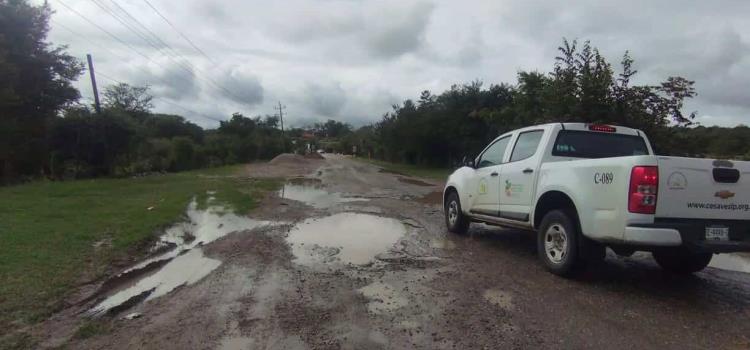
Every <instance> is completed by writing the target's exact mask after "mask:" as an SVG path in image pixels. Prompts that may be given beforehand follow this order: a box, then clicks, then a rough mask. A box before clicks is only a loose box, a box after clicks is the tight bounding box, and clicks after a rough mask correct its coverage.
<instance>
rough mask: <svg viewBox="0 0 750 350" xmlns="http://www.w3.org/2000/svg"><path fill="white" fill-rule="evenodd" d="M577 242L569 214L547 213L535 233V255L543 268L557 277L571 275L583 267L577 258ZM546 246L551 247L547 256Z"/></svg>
mask: <svg viewBox="0 0 750 350" xmlns="http://www.w3.org/2000/svg"><path fill="white" fill-rule="evenodd" d="M548 232H549V233H550V234H549V235H548ZM560 233H562V236H564V239H563V238H561V236H560ZM578 240H579V234H578V229H577V227H576V225H575V222H574V221H573V219H571V217H570V215H569V214H567V213H566V212H564V211H562V210H553V211H550V212H549V213H547V215H545V216H544V218H543V219H542V224H541V225H540V227H539V232H538V233H537V254H538V255H539V259H540V260H541V261H542V264H543V265H544V267H545V268H546V269H547V270H548V271H549V272H552V273H554V274H556V275H558V276H565V277H567V276H570V275H572V274H573V273H574V272H575V271H576V270H577V269H578V268H580V267H582V266H583V265H584V259H581V258H580V257H579V245H578ZM563 241H564V244H563ZM548 244H550V245H551V246H552V247H551V248H550V249H549V254H548V249H547V245H548Z"/></svg>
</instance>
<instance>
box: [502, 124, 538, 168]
mask: <svg viewBox="0 0 750 350" xmlns="http://www.w3.org/2000/svg"><path fill="white" fill-rule="evenodd" d="M543 134H544V130H535V131H528V132H524V133H521V134H520V135H518V141H516V147H515V148H513V154H512V155H511V156H510V161H511V162H515V161H517V160H522V159H526V158H529V157H531V156H533V155H534V153H536V149H537V147H539V141H541V140H542V135H543Z"/></svg>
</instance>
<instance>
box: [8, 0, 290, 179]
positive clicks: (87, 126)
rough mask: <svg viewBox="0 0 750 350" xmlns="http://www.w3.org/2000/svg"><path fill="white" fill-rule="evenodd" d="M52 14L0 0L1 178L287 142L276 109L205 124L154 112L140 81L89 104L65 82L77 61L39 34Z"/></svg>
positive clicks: (153, 162)
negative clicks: (96, 109)
mask: <svg viewBox="0 0 750 350" xmlns="http://www.w3.org/2000/svg"><path fill="white" fill-rule="evenodd" d="M50 15H51V10H50V7H49V5H48V4H47V3H44V4H42V5H39V6H32V5H29V4H28V2H27V1H26V0H0V77H1V78H0V183H9V182H15V181H18V180H21V179H24V178H35V177H40V176H45V177H48V178H76V177H89V176H107V175H115V176H119V175H130V174H138V173H146V172H161V171H179V170H186V169H193V168H199V167H205V166H217V165H223V164H232V163H238V162H249V161H253V160H256V159H268V158H272V157H273V156H275V155H277V154H278V153H280V152H282V150H284V149H285V147H287V149H288V142H287V141H283V140H286V139H283V138H282V136H281V132H280V130H279V128H278V120H277V119H276V118H275V117H268V116H267V117H265V118H261V117H256V118H248V117H245V116H243V115H241V114H238V113H235V114H234V115H233V116H232V117H231V119H229V120H227V121H222V122H221V123H220V125H219V127H218V128H217V129H212V130H204V129H202V128H201V127H199V126H198V125H195V124H193V123H191V122H188V121H186V120H185V119H184V118H183V117H181V116H177V115H164V114H155V113H152V112H151V111H152V109H153V104H152V102H151V101H152V96H151V95H150V94H149V91H148V87H147V86H129V85H127V84H117V85H112V86H108V87H106V88H105V89H104V91H103V93H102V96H103V101H102V102H103V103H102V104H103V108H102V111H101V113H95V112H94V111H93V108H92V107H91V106H86V105H82V104H80V103H79V102H78V101H79V99H80V94H79V92H78V90H76V89H75V88H74V87H73V84H72V83H73V81H75V80H76V79H78V78H79V76H81V74H82V73H83V72H84V66H83V64H82V63H81V62H80V61H78V60H77V59H76V58H74V57H72V56H70V55H68V54H67V53H66V52H65V47H55V46H53V45H51V44H49V43H47V42H46V37H47V33H48V31H49V18H50Z"/></svg>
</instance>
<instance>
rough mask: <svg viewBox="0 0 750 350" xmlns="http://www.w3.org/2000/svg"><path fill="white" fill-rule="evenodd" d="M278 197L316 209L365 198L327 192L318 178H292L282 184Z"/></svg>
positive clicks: (364, 199)
mask: <svg viewBox="0 0 750 350" xmlns="http://www.w3.org/2000/svg"><path fill="white" fill-rule="evenodd" d="M278 195H279V197H281V198H286V199H291V200H295V201H298V202H302V203H305V204H307V205H309V206H311V207H314V208H318V209H325V208H330V207H332V206H334V205H336V204H339V203H347V202H360V201H366V200H367V199H366V198H353V197H346V196H344V195H343V194H341V193H337V192H328V191H326V190H325V188H324V187H323V185H322V184H321V182H320V180H315V179H293V180H290V181H289V182H287V183H286V184H284V186H283V187H282V188H281V189H280V190H279V192H278Z"/></svg>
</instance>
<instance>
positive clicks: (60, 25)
mask: <svg viewBox="0 0 750 350" xmlns="http://www.w3.org/2000/svg"><path fill="white" fill-rule="evenodd" d="M50 20H51V21H52V23H53V24H54V25H55V26H56V27H60V28H63V29H65V30H67V31H68V32H70V33H71V34H73V35H76V36H79V37H81V38H83V39H84V40H86V41H88V42H89V44H91V45H93V46H94V47H98V48H102V49H104V50H105V51H107V52H109V53H110V54H112V56H115V57H117V58H118V59H120V60H123V61H127V59H125V58H123V56H120V55H119V54H118V53H116V52H115V51H114V50H111V49H109V48H107V47H106V46H103V45H99V44H97V43H95V42H94V41H93V40H91V39H89V37H87V36H85V35H83V34H81V33H79V32H77V31H75V30H73V29H70V27H68V26H66V25H64V24H62V23H60V22H57V21H55V20H54V19H53V18H50Z"/></svg>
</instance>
